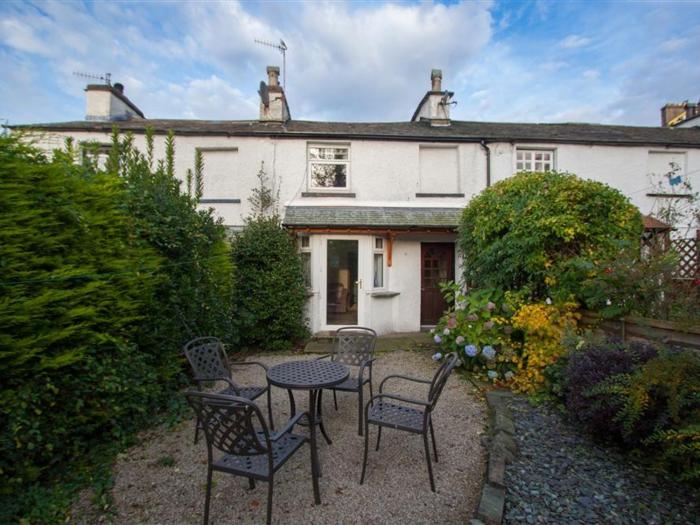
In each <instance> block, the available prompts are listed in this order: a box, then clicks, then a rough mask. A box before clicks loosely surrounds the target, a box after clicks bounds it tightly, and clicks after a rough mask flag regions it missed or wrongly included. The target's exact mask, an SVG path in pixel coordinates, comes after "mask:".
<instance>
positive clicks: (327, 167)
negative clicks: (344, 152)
mask: <svg viewBox="0 0 700 525" xmlns="http://www.w3.org/2000/svg"><path fill="white" fill-rule="evenodd" d="M347 171H348V167H347V165H346V164H311V180H312V184H313V185H314V186H318V187H321V188H345V184H346V180H347Z"/></svg>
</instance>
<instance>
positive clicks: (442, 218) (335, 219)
mask: <svg viewBox="0 0 700 525" xmlns="http://www.w3.org/2000/svg"><path fill="white" fill-rule="evenodd" d="M461 214H462V208H407V207H390V206H385V207H377V206H287V210H286V213H285V216H284V221H283V223H284V225H285V226H298V227H301V226H307V227H341V226H342V227H356V226H363V227H368V228H377V227H382V228H397V229H410V228H415V227H418V228H426V227H433V228H456V227H457V225H458V224H459V219H460V216H461Z"/></svg>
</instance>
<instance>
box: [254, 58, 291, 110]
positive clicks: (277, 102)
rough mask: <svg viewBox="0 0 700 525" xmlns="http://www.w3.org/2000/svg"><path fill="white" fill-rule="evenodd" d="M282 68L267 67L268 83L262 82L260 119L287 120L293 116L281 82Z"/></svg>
mask: <svg viewBox="0 0 700 525" xmlns="http://www.w3.org/2000/svg"><path fill="white" fill-rule="evenodd" d="M279 76H280V68H279V67H277V66H268V67H267V84H265V82H260V91H259V93H260V120H261V121H265V122H287V121H288V120H289V119H290V118H291V116H290V113H289V105H288V104H287V97H286V96H285V94H284V88H282V86H280V82H279Z"/></svg>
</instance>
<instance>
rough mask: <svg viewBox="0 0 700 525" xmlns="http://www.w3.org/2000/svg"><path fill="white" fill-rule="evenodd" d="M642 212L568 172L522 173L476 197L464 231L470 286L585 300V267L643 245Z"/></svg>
mask: <svg viewBox="0 0 700 525" xmlns="http://www.w3.org/2000/svg"><path fill="white" fill-rule="evenodd" d="M641 233H642V221H641V215H640V214H639V211H638V210H637V208H635V207H634V206H633V205H631V204H630V203H629V200H628V199H627V198H626V197H625V196H623V195H622V194H621V193H620V192H619V191H617V190H615V189H613V188H610V187H609V186H606V185H605V184H602V183H600V182H594V181H590V180H584V179H580V178H578V177H576V176H575V175H571V174H567V173H556V172H548V173H526V172H523V173H518V174H517V175H515V176H513V177H510V178H508V179H506V180H504V181H501V182H498V183H496V184H494V185H493V186H491V187H489V188H487V189H486V190H484V191H483V192H482V193H481V194H480V195H478V196H477V197H475V198H474V199H472V200H471V201H470V203H469V205H468V206H467V207H466V208H465V210H464V212H463V215H462V220H461V224H460V228H459V235H458V246H459V248H460V250H461V252H462V253H463V255H464V259H465V270H464V277H465V281H466V282H467V283H469V284H471V285H476V286H478V287H495V288H500V289H502V290H519V291H521V292H522V293H523V294H525V295H528V296H530V298H532V299H540V300H543V299H545V298H547V297H548V296H551V297H556V298H559V299H561V300H570V299H578V297H579V286H580V282H581V278H582V277H583V276H584V275H585V271H584V270H582V264H581V263H582V262H584V261H595V260H597V259H600V258H602V257H603V256H605V255H606V254H609V253H611V252H612V251H614V250H617V249H619V243H620V241H623V242H627V243H631V244H638V243H639V239H640V236H641Z"/></svg>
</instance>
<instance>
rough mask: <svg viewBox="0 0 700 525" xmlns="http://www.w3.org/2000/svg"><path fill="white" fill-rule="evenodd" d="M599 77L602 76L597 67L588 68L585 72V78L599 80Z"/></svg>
mask: <svg viewBox="0 0 700 525" xmlns="http://www.w3.org/2000/svg"><path fill="white" fill-rule="evenodd" d="M598 77H600V71H598V70H597V69H586V70H585V71H584V72H583V78H586V79H588V80H597V79H598Z"/></svg>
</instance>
